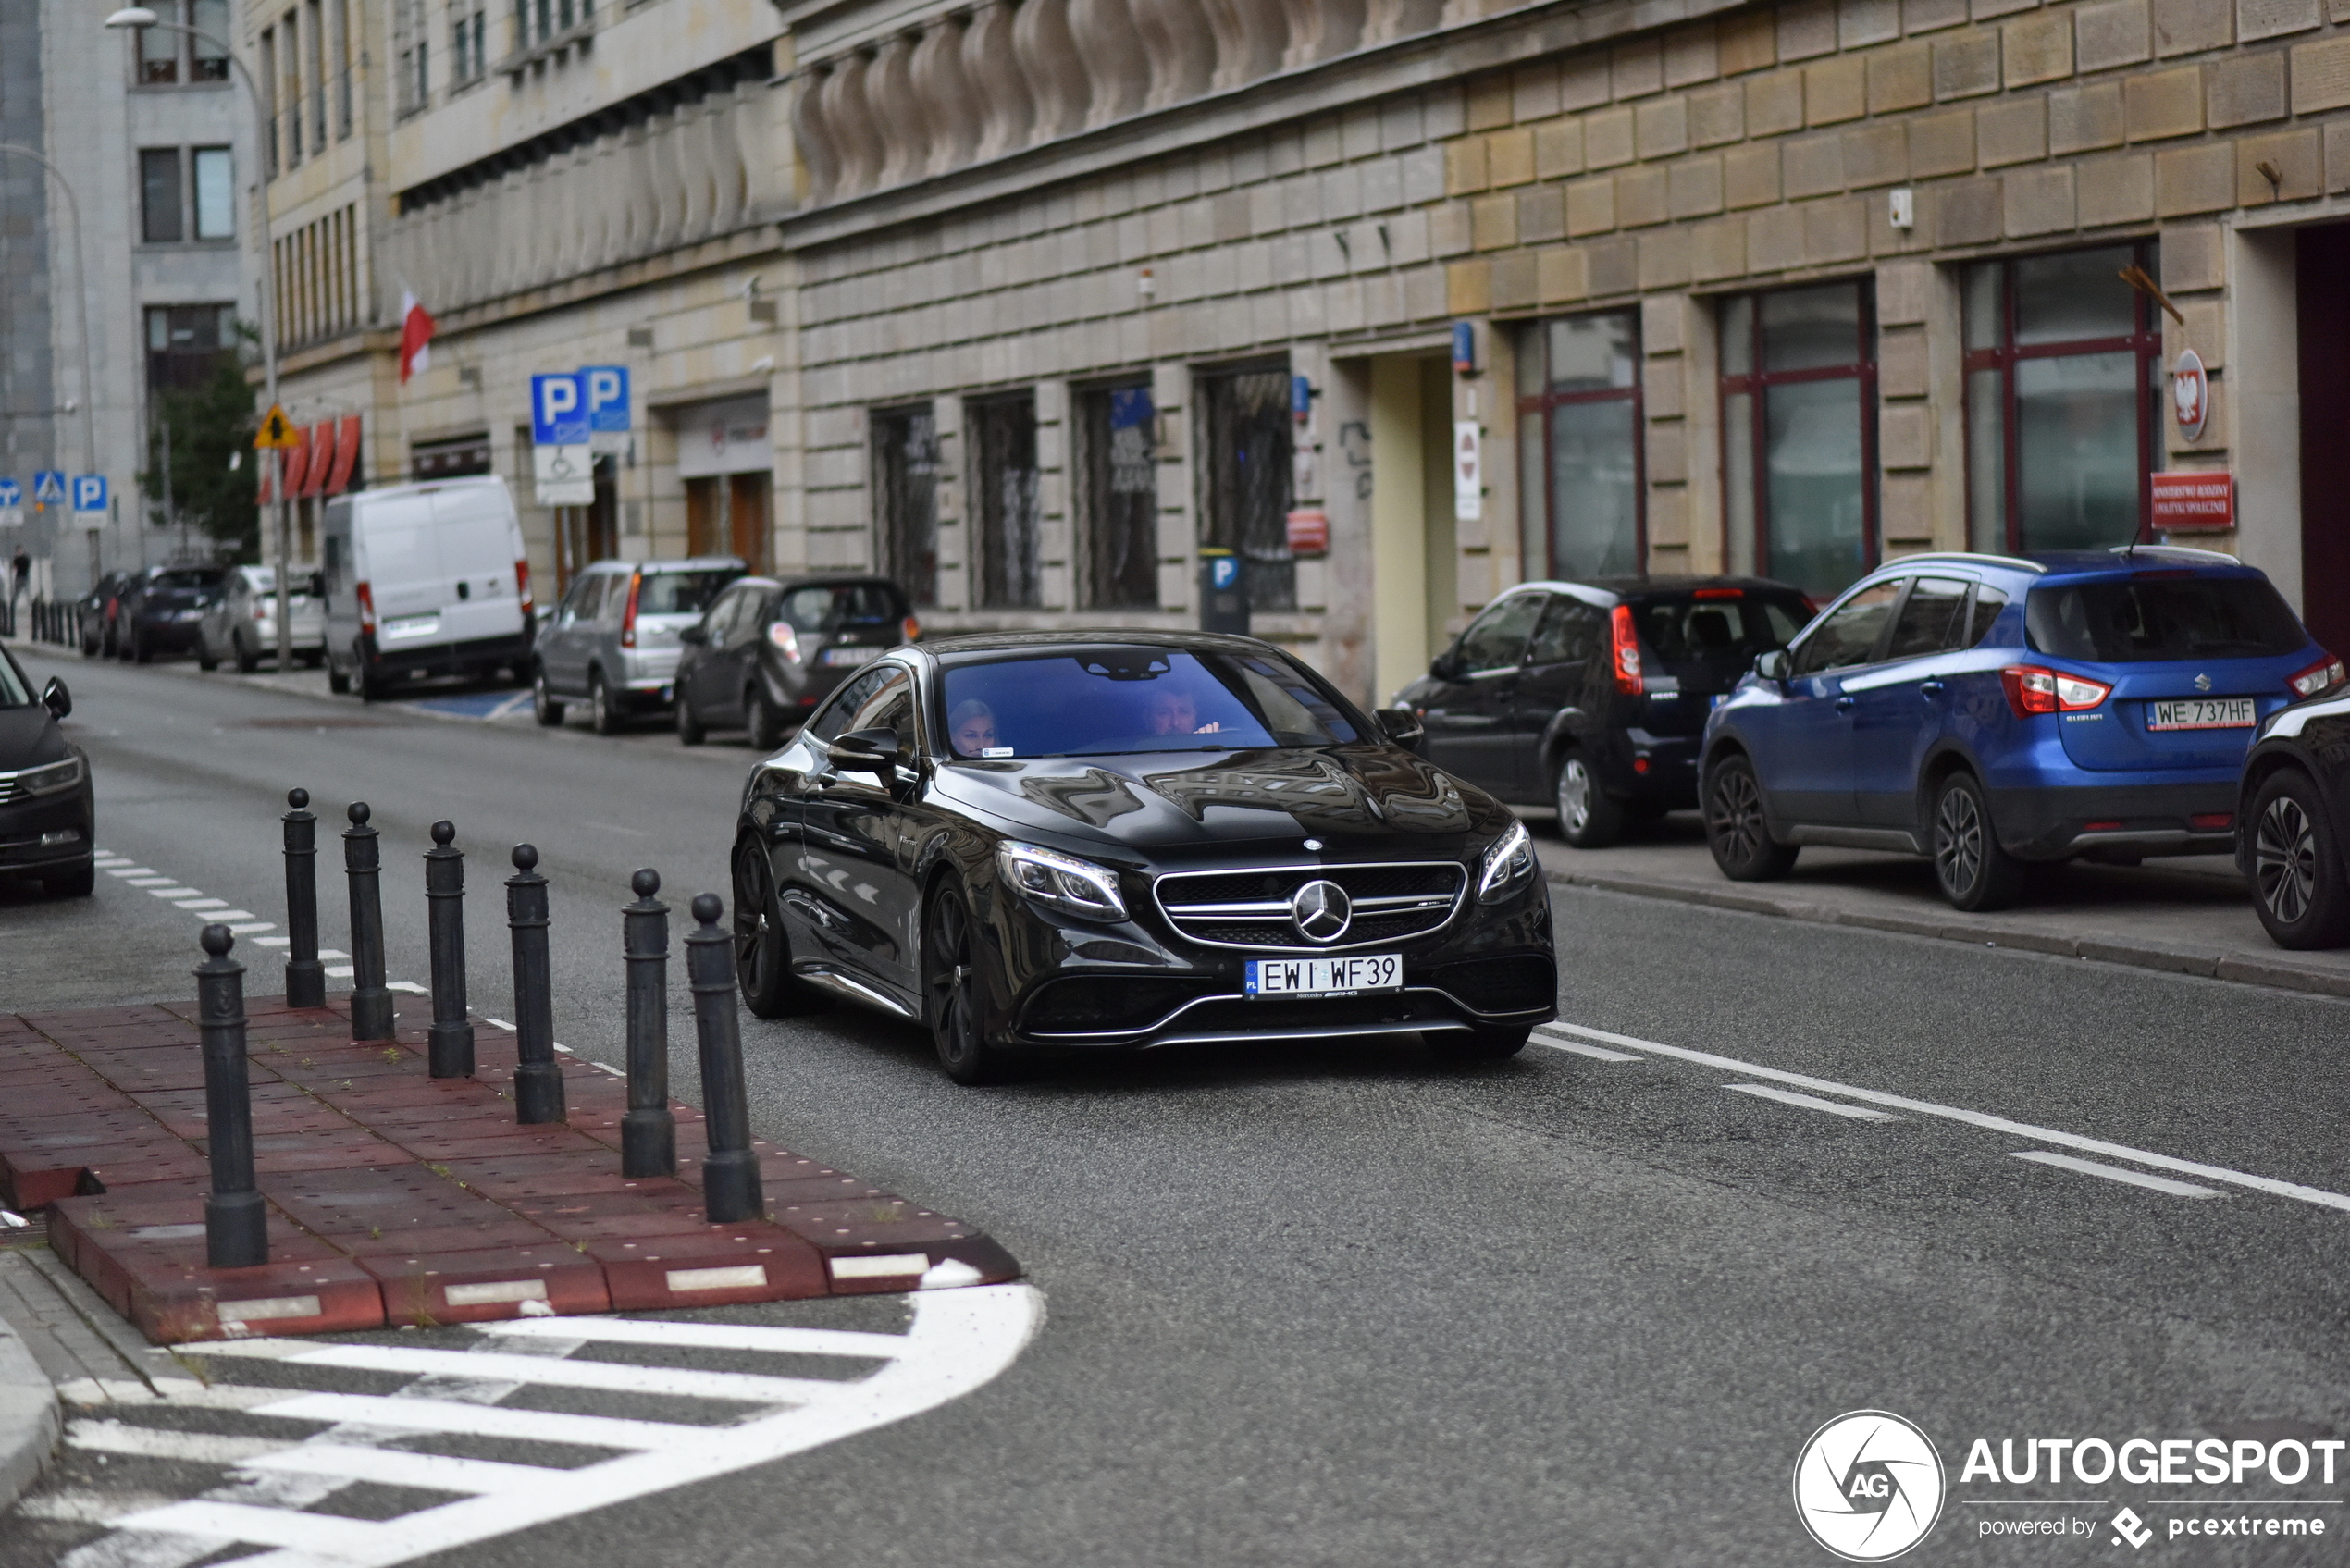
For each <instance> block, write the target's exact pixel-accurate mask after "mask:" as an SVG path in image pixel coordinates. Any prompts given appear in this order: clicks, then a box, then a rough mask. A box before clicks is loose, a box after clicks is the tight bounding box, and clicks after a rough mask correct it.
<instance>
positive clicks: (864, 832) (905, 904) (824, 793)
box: [799, 662, 921, 1014]
mask: <svg viewBox="0 0 2350 1568" xmlns="http://www.w3.org/2000/svg"><path fill="white" fill-rule="evenodd" d="M912 693H913V682H912V677H911V676H910V675H909V673H908V672H907V670H906V667H905V666H904V665H902V664H897V663H894V662H893V663H889V664H884V665H881V666H878V667H876V668H874V669H872V670H869V671H867V672H865V673H863V674H860V675H859V676H858V677H857V678H856V680H854V681H852V682H850V683H849V685H847V687H845V688H843V691H842V694H841V697H840V698H839V699H838V700H837V701H836V702H835V703H834V704H833V705H831V706H830V707H828V708H827V709H826V710H825V711H826V716H827V717H828V718H833V719H837V720H838V723H837V725H836V726H835V725H830V724H828V725H827V726H826V730H827V733H826V734H825V735H823V736H821V737H820V738H818V739H817V740H816V741H815V745H817V746H818V747H822V746H823V745H825V744H826V742H828V741H829V740H831V739H832V738H833V737H834V736H836V735H845V734H847V733H849V732H850V731H854V730H865V729H873V728H876V727H878V726H881V725H884V724H886V725H889V727H891V728H893V729H897V730H898V733H899V735H900V737H901V740H902V741H904V743H905V745H904V746H903V747H901V749H900V756H901V757H903V758H905V759H907V760H908V761H909V762H910V760H911V759H912V758H913V756H914V752H913V751H912V749H911V747H912V744H913V741H914V735H913V701H912ZM822 757H823V754H822V753H821V752H819V753H818V758H819V762H818V769H817V772H814V773H813V774H812V775H811V776H810V788H809V790H808V792H807V795H806V796H805V797H804V802H803V806H802V817H803V826H802V829H801V835H800V878H799V885H800V888H801V890H802V891H803V893H804V894H805V896H806V914H807V917H808V920H809V923H810V927H811V928H812V934H813V936H814V938H815V942H816V946H817V949H818V953H819V955H820V956H821V957H823V958H824V959H825V960H826V961H827V962H828V963H831V964H834V965H835V966H838V967H840V968H842V969H846V970H847V972H848V973H849V974H850V975H852V976H853V977H854V978H855V979H857V981H858V982H860V983H861V984H864V985H867V986H869V987H872V988H873V989H875V990H878V991H881V992H882V993H884V994H886V995H887V996H888V997H889V998H890V999H891V1000H893V1001H896V1002H898V1003H899V1004H901V1005H902V1006H905V1007H906V1008H907V1009H908V1010H909V1011H910V1012H914V1013H917V1014H919V1012H920V1011H921V986H920V983H919V982H918V981H917V980H916V979H915V978H914V973H913V969H914V935H913V929H912V920H911V918H910V916H909V910H910V908H911V906H912V903H913V897H914V895H913V890H912V888H911V887H910V886H909V877H908V875H907V873H906V871H905V870H904V869H903V868H901V867H900V865H899V864H898V858H897V844H898V825H899V824H898V822H897V809H898V807H897V789H898V787H899V785H898V781H897V778H896V777H895V776H893V777H890V778H887V779H877V778H875V777H874V776H873V775H872V774H871V773H857V772H842V771H840V770H838V769H835V768H834V767H832V766H831V764H830V763H829V762H825V761H823V760H822Z"/></svg>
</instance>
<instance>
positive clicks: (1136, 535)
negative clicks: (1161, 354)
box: [1077, 385, 1158, 610]
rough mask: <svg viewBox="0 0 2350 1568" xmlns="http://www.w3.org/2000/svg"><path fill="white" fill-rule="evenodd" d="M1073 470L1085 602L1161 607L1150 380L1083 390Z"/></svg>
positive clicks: (1091, 606) (1094, 606)
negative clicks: (1079, 453)
mask: <svg viewBox="0 0 2350 1568" xmlns="http://www.w3.org/2000/svg"><path fill="white" fill-rule="evenodd" d="M1077 407H1078V427H1079V430H1080V432H1081V434H1082V443H1083V449H1084V452H1083V462H1082V464H1081V465H1080V467H1079V469H1078V481H1079V492H1078V508H1077V514H1078V517H1079V519H1080V527H1081V534H1080V537H1081V538H1082V545H1081V547H1080V548H1081V549H1082V552H1083V554H1082V578H1081V581H1082V584H1083V592H1082V603H1083V607H1084V608H1085V609H1088V610H1156V609H1157V608H1158V450H1157V448H1156V445H1155V444H1154V442H1153V439H1152V431H1153V429H1154V427H1155V426H1156V423H1157V422H1156V414H1155V411H1154V409H1153V408H1152V405H1151V389H1150V388H1149V387H1148V386H1147V385H1143V386H1134V387H1105V388H1101V389H1098V390H1095V391H1090V392H1082V393H1080V394H1079V396H1078V400H1077Z"/></svg>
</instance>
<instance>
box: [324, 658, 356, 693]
mask: <svg viewBox="0 0 2350 1568" xmlns="http://www.w3.org/2000/svg"><path fill="white" fill-rule="evenodd" d="M327 689H328V691H330V692H333V693H334V694H335V695H336V696H337V697H343V696H346V695H348V694H349V692H350V691H351V677H350V676H349V675H346V674H344V673H342V666H341V665H340V664H337V663H335V662H333V661H328V664H327Z"/></svg>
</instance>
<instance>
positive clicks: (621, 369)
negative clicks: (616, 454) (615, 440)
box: [579, 364, 628, 436]
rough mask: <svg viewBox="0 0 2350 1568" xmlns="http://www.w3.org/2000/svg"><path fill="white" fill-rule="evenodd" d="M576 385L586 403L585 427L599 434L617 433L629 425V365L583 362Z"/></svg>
mask: <svg viewBox="0 0 2350 1568" xmlns="http://www.w3.org/2000/svg"><path fill="white" fill-rule="evenodd" d="M579 384H580V388H581V390H582V392H583V393H584V394H585V397H586V401H587V428H588V429H589V430H591V431H593V432H595V433H596V434H597V435H599V436H609V435H617V434H619V433H620V432H622V431H624V430H626V429H627V428H628V367H627V366H626V365H625V364H586V365H582V366H580V368H579Z"/></svg>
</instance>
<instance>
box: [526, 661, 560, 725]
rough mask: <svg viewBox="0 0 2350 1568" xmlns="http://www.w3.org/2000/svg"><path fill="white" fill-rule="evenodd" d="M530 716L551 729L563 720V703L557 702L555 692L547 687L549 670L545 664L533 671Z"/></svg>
mask: <svg viewBox="0 0 2350 1568" xmlns="http://www.w3.org/2000/svg"><path fill="white" fill-rule="evenodd" d="M530 716H531V717H532V718H534V719H536V720H538V722H540V723H542V724H544V725H546V726H547V727H548V728H549V729H550V730H551V729H553V728H554V727H555V726H556V725H557V724H560V723H562V722H563V704H562V703H560V702H557V701H556V700H555V694H554V693H552V692H550V691H549V690H548V689H547V671H546V667H545V666H543V665H542V666H540V667H539V668H538V669H537V670H534V671H533V672H531V676H530Z"/></svg>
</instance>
